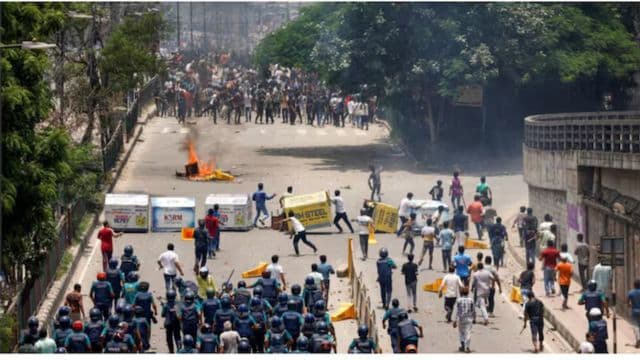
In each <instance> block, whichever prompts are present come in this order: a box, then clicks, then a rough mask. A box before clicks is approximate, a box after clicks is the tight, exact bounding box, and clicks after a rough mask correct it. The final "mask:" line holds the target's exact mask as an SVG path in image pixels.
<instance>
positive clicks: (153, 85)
mask: <svg viewBox="0 0 640 360" xmlns="http://www.w3.org/2000/svg"><path fill="white" fill-rule="evenodd" d="M160 85H162V81H161V80H160V77H159V76H158V75H156V76H154V77H153V78H151V80H149V81H148V82H147V83H146V84H145V85H144V86H143V87H142V89H140V92H139V93H138V96H137V97H136V99H135V100H134V101H133V104H132V105H131V108H130V109H129V110H128V111H127V114H126V115H125V118H124V122H125V130H126V135H127V139H126V141H127V143H128V142H129V140H130V139H131V137H132V136H133V129H135V127H136V123H137V122H138V118H139V117H140V111H141V110H143V109H144V108H145V107H146V106H148V105H149V104H150V103H151V102H152V101H154V97H155V93H156V91H157V90H158V89H159V87H160Z"/></svg>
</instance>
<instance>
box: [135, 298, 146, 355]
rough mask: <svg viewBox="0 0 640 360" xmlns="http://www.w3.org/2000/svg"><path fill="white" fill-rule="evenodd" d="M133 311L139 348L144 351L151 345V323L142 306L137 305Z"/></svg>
mask: <svg viewBox="0 0 640 360" xmlns="http://www.w3.org/2000/svg"><path fill="white" fill-rule="evenodd" d="M133 313H134V316H133V320H132V326H133V328H134V329H135V332H136V334H137V337H138V339H139V343H138V348H139V350H140V352H141V353H143V352H145V351H147V350H149V348H150V347H151V345H150V344H149V339H150V338H151V323H150V322H149V320H147V316H146V314H145V311H144V309H143V308H142V307H140V306H135V307H134V308H133Z"/></svg>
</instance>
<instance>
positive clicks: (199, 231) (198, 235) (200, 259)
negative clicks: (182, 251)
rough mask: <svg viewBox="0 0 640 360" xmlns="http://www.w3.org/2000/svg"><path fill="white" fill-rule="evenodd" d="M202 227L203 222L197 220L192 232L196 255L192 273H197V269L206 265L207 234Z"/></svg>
mask: <svg viewBox="0 0 640 360" xmlns="http://www.w3.org/2000/svg"><path fill="white" fill-rule="evenodd" d="M204 226H205V222H204V220H203V219H200V220H198V227H197V228H196V230H195V231H194V232H193V238H194V241H193V244H194V246H195V253H196V261H195V264H194V265H193V272H194V273H197V272H198V269H199V268H201V267H204V266H206V265H207V252H208V251H209V233H208V232H207V229H206V228H205V227H204Z"/></svg>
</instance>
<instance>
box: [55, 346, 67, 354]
mask: <svg viewBox="0 0 640 360" xmlns="http://www.w3.org/2000/svg"><path fill="white" fill-rule="evenodd" d="M66 353H67V349H65V348H63V347H59V348H57V349H56V354H66Z"/></svg>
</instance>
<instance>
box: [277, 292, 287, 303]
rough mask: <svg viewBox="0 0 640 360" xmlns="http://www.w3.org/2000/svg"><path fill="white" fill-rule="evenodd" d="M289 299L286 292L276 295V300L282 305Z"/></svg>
mask: <svg viewBox="0 0 640 360" xmlns="http://www.w3.org/2000/svg"><path fill="white" fill-rule="evenodd" d="M288 300H289V295H287V294H286V293H280V295H278V302H279V303H280V304H282V305H284V304H286V303H287V301H288Z"/></svg>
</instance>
